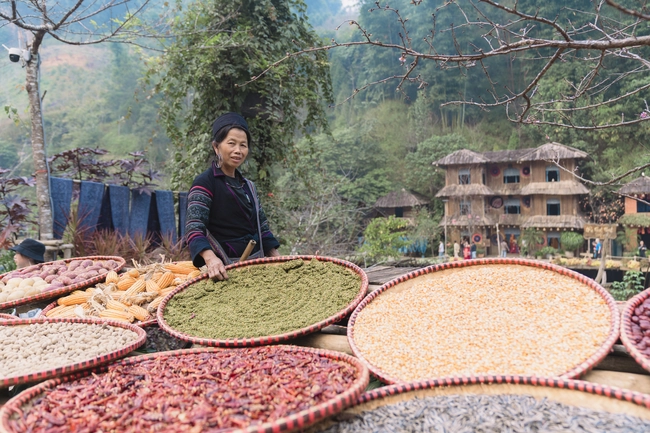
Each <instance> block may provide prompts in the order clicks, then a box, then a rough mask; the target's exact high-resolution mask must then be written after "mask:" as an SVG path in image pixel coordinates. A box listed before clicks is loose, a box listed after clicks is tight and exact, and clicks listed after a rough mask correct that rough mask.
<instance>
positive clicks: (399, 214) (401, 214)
mask: <svg viewBox="0 0 650 433" xmlns="http://www.w3.org/2000/svg"><path fill="white" fill-rule="evenodd" d="M395 216H396V217H397V218H402V217H404V208H403V207H396V208H395Z"/></svg>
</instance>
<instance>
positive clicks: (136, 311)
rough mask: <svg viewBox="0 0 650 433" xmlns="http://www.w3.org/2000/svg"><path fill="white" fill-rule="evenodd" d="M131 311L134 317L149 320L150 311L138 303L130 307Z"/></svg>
mask: <svg viewBox="0 0 650 433" xmlns="http://www.w3.org/2000/svg"><path fill="white" fill-rule="evenodd" d="M129 313H131V314H133V317H135V318H136V319H138V320H147V319H148V318H149V312H148V311H147V310H145V309H144V308H142V307H139V306H137V305H131V306H130V307H129Z"/></svg>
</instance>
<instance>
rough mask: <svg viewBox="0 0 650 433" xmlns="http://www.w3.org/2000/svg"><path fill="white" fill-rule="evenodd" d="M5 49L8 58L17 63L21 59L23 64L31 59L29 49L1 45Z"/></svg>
mask: <svg viewBox="0 0 650 433" xmlns="http://www.w3.org/2000/svg"><path fill="white" fill-rule="evenodd" d="M2 46H3V47H5V49H6V50H7V51H9V60H10V61H12V62H14V63H18V62H19V61H20V60H21V59H22V61H23V64H25V63H28V62H29V61H30V60H31V59H32V53H31V52H30V51H29V50H23V49H21V48H9V47H7V46H6V45H4V44H3V45H2Z"/></svg>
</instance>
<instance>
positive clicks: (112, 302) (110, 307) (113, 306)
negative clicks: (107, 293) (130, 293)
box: [106, 299, 129, 311]
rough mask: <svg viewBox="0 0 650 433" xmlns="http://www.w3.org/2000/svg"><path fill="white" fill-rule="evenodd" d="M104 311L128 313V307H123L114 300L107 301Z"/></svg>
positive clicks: (123, 305)
mask: <svg viewBox="0 0 650 433" xmlns="http://www.w3.org/2000/svg"><path fill="white" fill-rule="evenodd" d="M106 309H108V310H117V311H129V306H128V305H125V304H123V303H121V302H119V301H116V300H114V299H109V300H108V301H107V302H106Z"/></svg>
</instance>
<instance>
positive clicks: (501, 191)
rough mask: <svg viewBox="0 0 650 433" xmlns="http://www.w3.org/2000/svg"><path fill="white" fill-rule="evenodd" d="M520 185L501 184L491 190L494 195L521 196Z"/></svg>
mask: <svg viewBox="0 0 650 433" xmlns="http://www.w3.org/2000/svg"><path fill="white" fill-rule="evenodd" d="M521 188H522V186H521V184H520V183H503V184H500V185H499V186H498V187H496V188H494V187H493V188H492V191H494V194H496V195H522V192H521Z"/></svg>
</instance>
